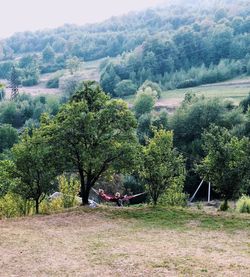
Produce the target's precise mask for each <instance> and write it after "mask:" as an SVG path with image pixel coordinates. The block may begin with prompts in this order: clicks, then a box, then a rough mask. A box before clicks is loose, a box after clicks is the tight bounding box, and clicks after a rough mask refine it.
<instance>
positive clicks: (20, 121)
mask: <svg viewBox="0 0 250 277" xmlns="http://www.w3.org/2000/svg"><path fill="white" fill-rule="evenodd" d="M58 109H59V101H58V98H57V97H54V96H46V97H40V96H39V97H32V96H30V95H27V94H20V95H19V97H18V98H17V99H16V101H15V102H13V101H3V102H0V124H1V123H2V124H10V125H12V126H13V127H14V128H21V127H22V126H23V125H24V124H25V122H26V121H28V120H30V119H32V120H33V121H34V123H35V125H39V121H38V120H39V119H40V116H41V114H42V113H45V112H47V113H49V114H53V115H55V114H56V113H57V111H58Z"/></svg>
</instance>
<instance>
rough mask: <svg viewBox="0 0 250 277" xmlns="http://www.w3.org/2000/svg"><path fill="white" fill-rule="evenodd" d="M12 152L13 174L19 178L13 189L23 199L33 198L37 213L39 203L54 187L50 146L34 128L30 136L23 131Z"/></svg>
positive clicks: (54, 170)
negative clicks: (18, 182)
mask: <svg viewBox="0 0 250 277" xmlns="http://www.w3.org/2000/svg"><path fill="white" fill-rule="evenodd" d="M12 153H13V161H14V164H15V169H14V172H13V175H14V176H15V177H17V178H19V180H20V184H19V185H18V186H16V187H15V188H14V191H15V192H16V193H18V194H20V195H21V196H22V197H23V198H24V199H27V200H34V201H35V203H36V213H39V204H40V203H41V201H42V200H43V198H44V197H45V195H46V194H48V193H50V192H52V191H53V189H54V188H55V184H54V183H53V180H54V179H55V177H56V176H57V171H56V164H55V159H54V158H53V156H52V155H51V146H50V145H49V144H48V141H47V140H46V138H44V137H43V135H42V133H41V132H39V131H38V130H34V131H33V132H32V135H31V136H30V135H29V134H28V133H27V132H26V133H24V135H23V136H22V138H21V140H20V142H19V143H18V144H16V145H15V146H14V147H13V149H12Z"/></svg>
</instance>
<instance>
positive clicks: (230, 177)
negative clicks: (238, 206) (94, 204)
mask: <svg viewBox="0 0 250 277" xmlns="http://www.w3.org/2000/svg"><path fill="white" fill-rule="evenodd" d="M203 141H204V143H203V148H204V151H205V153H206V157H205V158H204V159H203V160H202V162H201V164H200V165H198V167H197V170H198V172H199V173H200V175H201V176H202V178H204V179H205V180H207V181H209V182H211V183H212V184H213V185H214V186H215V188H216V190H217V192H219V193H220V194H221V196H222V197H223V198H224V200H225V203H226V205H225V206H226V207H227V201H228V200H229V199H232V198H235V197H237V196H238V194H239V191H240V189H241V187H242V183H243V180H245V177H246V176H248V175H249V171H250V165H249V161H248V159H249V158H248V156H249V149H250V141H249V139H247V138H245V137H244V138H242V139H239V138H237V137H234V136H232V135H231V134H230V133H229V131H228V130H227V129H225V128H221V127H218V126H215V125H212V126H211V127H210V129H209V130H208V131H205V133H204V134H203Z"/></svg>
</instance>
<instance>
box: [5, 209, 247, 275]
mask: <svg viewBox="0 0 250 277" xmlns="http://www.w3.org/2000/svg"><path fill="white" fill-rule="evenodd" d="M0 226H1V232H0V255H1V259H0V276H2V277H7V276H19V277H22V276H37V277H40V276H100V275H101V276H111V275H112V276H124V275H125V276H223V275H225V276H232V277H233V276H247V275H248V273H249V272H250V265H249V258H250V231H249V230H250V228H249V227H250V216H249V215H239V214H236V213H232V212H227V213H220V212H217V211H212V212H211V211H210V212H208V211H197V210H194V209H191V208H188V209H180V208H156V209H154V208H149V207H140V208H123V209H120V208H112V207H102V206H101V207H98V208H96V209H90V208H77V209H72V210H68V211H65V212H64V213H58V214H51V215H47V216H31V217H26V218H18V219H10V220H2V221H0Z"/></svg>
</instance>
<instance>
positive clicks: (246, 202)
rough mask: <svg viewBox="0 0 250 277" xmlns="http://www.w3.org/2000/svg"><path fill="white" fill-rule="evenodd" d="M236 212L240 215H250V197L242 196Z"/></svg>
mask: <svg viewBox="0 0 250 277" xmlns="http://www.w3.org/2000/svg"><path fill="white" fill-rule="evenodd" d="M236 210H237V211H238V212H240V213H250V197H249V196H247V195H242V196H241V198H240V199H239V200H238V201H237V203H236Z"/></svg>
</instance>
